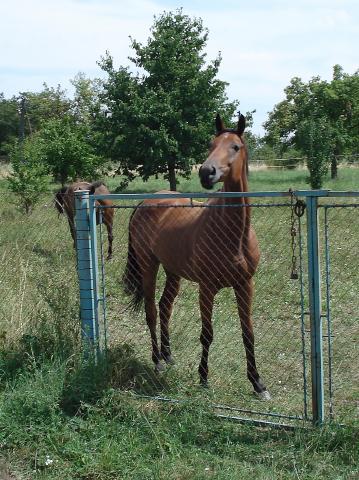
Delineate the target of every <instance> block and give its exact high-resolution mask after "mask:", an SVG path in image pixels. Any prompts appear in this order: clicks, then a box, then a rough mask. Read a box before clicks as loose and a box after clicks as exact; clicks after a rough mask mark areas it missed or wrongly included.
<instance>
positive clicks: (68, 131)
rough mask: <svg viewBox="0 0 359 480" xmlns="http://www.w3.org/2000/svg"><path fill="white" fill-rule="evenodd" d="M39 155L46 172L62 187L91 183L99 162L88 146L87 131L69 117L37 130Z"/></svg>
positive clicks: (54, 120) (88, 135) (90, 142)
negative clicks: (85, 182)
mask: <svg viewBox="0 0 359 480" xmlns="http://www.w3.org/2000/svg"><path fill="white" fill-rule="evenodd" d="M41 138H42V141H43V155H44V160H45V162H46V164H47V167H48V170H49V172H50V173H51V174H52V175H53V176H54V178H55V179H57V180H59V181H60V182H61V184H62V185H64V184H65V183H66V182H67V181H75V180H77V179H84V180H85V179H93V178H96V176H97V168H98V167H99V165H100V164H101V162H102V158H101V157H100V156H98V155H97V154H96V152H95V148H94V147H93V146H92V143H93V142H94V139H93V137H92V131H91V128H90V127H89V126H88V125H86V124H80V123H76V122H75V120H74V118H73V117H71V116H69V115H68V116H65V117H63V118H58V119H53V120H49V121H48V122H47V123H46V124H44V125H43V128H42V130H41Z"/></svg>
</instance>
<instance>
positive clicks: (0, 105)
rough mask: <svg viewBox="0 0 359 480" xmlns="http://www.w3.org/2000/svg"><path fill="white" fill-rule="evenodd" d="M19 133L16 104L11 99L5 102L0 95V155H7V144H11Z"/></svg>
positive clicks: (13, 99)
mask: <svg viewBox="0 0 359 480" xmlns="http://www.w3.org/2000/svg"><path fill="white" fill-rule="evenodd" d="M18 133H19V113H18V103H17V100H16V99H15V98H14V97H13V98H12V99H10V100H7V99H6V98H5V97H4V94H3V93H0V155H5V154H6V153H8V144H9V143H12V142H13V141H14V140H15V139H16V138H17V136H18Z"/></svg>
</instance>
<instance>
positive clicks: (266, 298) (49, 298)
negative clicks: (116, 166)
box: [0, 194, 359, 423]
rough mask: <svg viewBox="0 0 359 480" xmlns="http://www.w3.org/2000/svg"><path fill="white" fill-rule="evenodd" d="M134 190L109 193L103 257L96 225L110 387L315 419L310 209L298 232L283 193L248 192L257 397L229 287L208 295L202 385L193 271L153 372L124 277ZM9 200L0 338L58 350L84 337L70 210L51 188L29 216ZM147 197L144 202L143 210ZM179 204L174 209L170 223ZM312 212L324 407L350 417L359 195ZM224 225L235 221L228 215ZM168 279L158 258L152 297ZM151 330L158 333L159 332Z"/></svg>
mask: <svg viewBox="0 0 359 480" xmlns="http://www.w3.org/2000/svg"><path fill="white" fill-rule="evenodd" d="M139 197H140V196H137V197H136V196H134V197H133V198H132V199H131V200H129V196H127V198H123V199H120V196H111V198H112V200H113V202H114V207H116V212H115V216H114V231H113V236H114V242H113V259H112V260H110V261H106V260H105V258H104V257H105V256H106V252H107V241H108V240H107V232H106V229H104V228H103V226H102V225H100V226H99V227H98V228H97V235H98V239H99V241H98V245H97V248H98V251H97V257H98V259H99V264H98V272H97V273H98V285H97V288H98V296H99V302H98V305H99V307H100V308H99V310H98V318H99V319H100V320H101V322H100V324H101V326H102V322H103V320H104V318H105V320H106V325H105V326H104V328H101V329H100V333H102V342H103V343H107V349H108V351H109V352H111V351H116V352H117V354H118V357H117V358H118V359H119V363H118V369H117V373H116V375H117V380H116V379H115V383H114V384H115V386H117V387H118V388H122V389H124V390H129V391H132V392H135V393H136V394H138V395H145V396H148V395H149V396H151V397H153V398H161V399H162V400H168V401H183V400H188V399H191V400H194V401H196V400H201V401H204V400H205V401H207V402H208V403H209V404H210V405H212V406H214V408H215V410H216V412H219V413H220V414H224V415H226V416H235V417H237V418H251V419H256V420H258V421H263V420H266V421H268V420H269V421H273V422H275V423H278V422H279V423H290V422H296V421H301V420H302V419H304V420H312V415H313V414H312V401H313V398H312V385H311V383H312V373H313V372H312V367H311V333H310V330H311V326H310V315H309V311H310V305H309V294H308V290H309V286H310V285H309V282H308V248H307V241H308V238H307V229H308V224H307V218H306V216H305V215H304V216H303V217H301V218H300V219H299V218H298V217H296V216H295V217H294V222H295V229H296V232H297V235H296V236H295V237H294V240H295V241H294V242H293V235H292V228H293V208H292V203H291V199H290V197H288V195H287V196H284V195H283V197H276V198H274V197H260V196H258V197H256V198H252V199H251V205H252V207H251V213H252V219H251V221H252V225H253V227H254V229H255V231H256V234H257V237H258V243H259V248H260V251H261V258H260V262H259V265H258V268H257V271H256V273H255V275H254V282H255V287H254V299H253V307H252V319H253V325H254V339H255V358H256V366H257V369H258V372H259V374H260V376H261V378H262V380H263V383H264V384H265V385H266V387H267V389H268V390H269V392H270V394H271V397H272V399H271V400H270V401H269V402H263V401H259V400H258V399H257V398H256V397H255V396H254V395H253V386H252V384H251V382H250V381H249V380H248V378H247V365H246V351H245V346H244V343H243V340H242V332H241V324H240V320H239V315H238V309H237V304H236V297H235V294H234V291H233V289H232V288H224V289H222V290H220V291H219V292H218V294H217V295H216V297H215V302H214V307H213V317H212V319H213V331H214V338H213V343H212V345H211V347H210V352H209V375H208V388H206V389H203V388H200V387H199V375H198V366H199V363H200V359H201V354H202V345H201V342H200V335H201V327H202V326H201V315H200V308H199V301H198V284H197V283H196V282H193V281H189V280H182V282H181V288H180V292H179V295H178V296H177V297H176V299H175V301H174V308H173V313H172V316H171V320H170V337H171V348H172V352H171V353H172V356H173V360H174V362H175V363H174V364H173V365H172V364H168V365H166V369H165V370H164V371H163V372H161V373H160V374H159V373H157V372H155V369H154V363H153V361H152V358H151V356H152V349H151V340H150V335H149V330H148V325H147V322H146V315H145V312H144V310H141V311H140V312H137V313H136V312H133V311H132V310H131V309H130V308H129V298H128V297H126V296H125V295H124V293H123V288H122V280H121V279H122V276H123V272H124V270H125V266H126V261H127V252H128V225H129V222H130V217H131V215H132V213H133V212H134V211H135V207H136V205H137V204H138V202H139ZM136 198H137V199H136ZM10 200H11V199H10V198H9V195H8V194H7V195H4V194H1V195H0V258H1V275H0V296H1V299H2V301H1V302H0V338H1V340H0V345H1V348H2V349H5V348H7V350H8V351H12V349H13V350H14V349H15V346H16V345H17V344H21V345H24V343H26V342H27V343H28V345H27V346H28V347H30V351H31V348H32V349H36V348H40V347H41V345H42V347H41V348H45V349H47V351H48V352H49V354H50V355H51V354H53V353H54V350H55V349H57V350H58V351H59V352H61V351H62V352H65V353H66V352H71V351H73V349H78V348H79V333H80V325H79V322H78V316H79V308H80V301H79V293H78V272H77V268H76V252H75V249H74V248H73V241H72V238H71V235H70V231H69V227H68V223H67V220H66V218H64V217H63V216H61V217H59V216H58V213H57V211H56V209H55V208H54V205H53V202H52V198H50V197H49V196H45V197H44V198H43V199H40V200H39V203H38V207H37V208H36V209H35V210H34V212H33V213H32V215H30V216H24V215H23V214H21V213H20V212H18V211H17V210H16V209H15V208H13V207H12V206H11V202H10ZM195 200H196V199H193V201H192V204H191V205H190V206H189V207H186V209H187V210H190V211H191V212H193V213H192V215H196V213H195V212H196V211H199V210H201V211H202V210H205V209H206V207H204V206H203V205H197V206H196V205H195ZM189 202H190V200H189ZM151 208H152V210H153V207H150V206H148V207H145V208H144V209H146V210H147V211H148V212H149V214H150V212H151ZM224 208H226V207H224ZM231 208H237V207H229V209H231ZM239 208H244V207H243V206H241V207H239ZM221 209H222V210H223V207H221ZM184 210H185V208H183V207H180V208H177V209H172V212H173V215H172V217H173V218H172V224H173V225H174V226H176V225H178V224H179V222H180V220H181V215H182V213H181V212H183V211H184ZM213 210H216V211H219V210H220V208H218V207H216V208H214V209H213ZM318 211H319V239H320V267H321V271H320V278H321V315H322V329H323V336H322V340H323V376H324V385H323V388H324V409H325V418H326V419H330V418H333V419H334V420H335V421H337V422H349V421H351V419H352V418H353V417H358V407H359V392H358V384H359V382H358V340H359V322H358V311H359V308H358V307H359V301H358V298H359V296H358V284H359V282H358V280H359V279H358V257H357V248H356V243H357V238H358V228H359V227H358V225H359V224H358V197H354V196H352V197H344V196H341V197H340V198H338V199H335V198H334V197H330V198H323V199H321V200H320V207H319V209H318ZM150 227H151V225H150V222H148V221H147V222H143V235H145V237H146V235H147V237H146V238H147V239H153V230H150ZM231 228H232V229H234V230H235V229H236V225H235V223H234V224H233V226H232V227H231ZM146 229H147V231H146ZM222 233H223V235H221V236H220V238H218V237H213V238H212V242H214V244H215V245H217V246H218V245H221V246H222V248H224V247H225V246H226V245H228V244H230V242H231V239H230V238H228V235H227V234H228V231H223V232H222ZM176 234H177V235H179V231H178V230H177V233H176ZM100 239H101V241H100ZM177 245H182V246H183V245H185V239H184V238H181V237H180V236H179V237H178V239H177ZM223 246H224V247H223ZM176 248H178V247H175V246H173V244H172V245H171V244H169V249H168V252H169V253H170V254H173V255H174V256H175V255H176V252H177V250H176ZM293 254H294V255H293ZM293 262H294V263H295V265H293ZM206 267H207V268H208V269H209V271H211V270H216V269H218V262H216V256H215V255H214V256H209V257H208V258H207V263H206ZM293 270H296V271H297V272H298V277H299V278H298V279H291V276H292V273H293ZM165 282H166V273H165V271H164V269H163V268H162V267H161V268H160V270H159V274H158V282H157V285H156V290H155V298H156V304H157V305H158V303H159V300H160V298H161V295H162V292H163V289H164V287H165ZM103 307H105V308H103ZM103 312H104V313H103ZM158 326H159V323H158ZM104 335H106V336H107V338H105V339H104V338H103V336H104ZM158 336H159V340H160V334H159V332H158ZM43 345H45V347H43Z"/></svg>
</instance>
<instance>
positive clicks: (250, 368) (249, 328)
mask: <svg viewBox="0 0 359 480" xmlns="http://www.w3.org/2000/svg"><path fill="white" fill-rule="evenodd" d="M234 291H235V294H236V300H237V306H238V313H239V318H240V320H241V327H242V338H243V344H244V348H245V350H246V358H247V376H248V379H249V381H250V382H251V383H252V385H253V388H254V391H255V392H256V394H257V395H258V396H259V397H260V398H263V399H265V400H269V399H270V394H269V392H268V390H267V389H266V387H265V385H264V384H263V382H262V380H261V378H260V376H259V373H258V370H257V366H256V360H255V355H254V334H253V324H252V318H251V311H252V299H253V280H252V279H250V280H247V281H245V282H244V283H243V284H242V285H240V286H239V287H237V288H235V289H234Z"/></svg>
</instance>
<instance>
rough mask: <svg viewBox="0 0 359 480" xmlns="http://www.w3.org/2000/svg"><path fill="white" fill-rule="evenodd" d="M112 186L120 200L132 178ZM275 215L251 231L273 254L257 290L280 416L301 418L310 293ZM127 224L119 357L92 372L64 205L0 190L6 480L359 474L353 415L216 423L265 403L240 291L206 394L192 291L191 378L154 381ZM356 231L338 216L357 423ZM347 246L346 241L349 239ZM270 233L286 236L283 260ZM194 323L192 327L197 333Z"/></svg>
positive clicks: (186, 373)
mask: <svg viewBox="0 0 359 480" xmlns="http://www.w3.org/2000/svg"><path fill="white" fill-rule="evenodd" d="M305 177H306V173H305V172H303V171H288V172H284V171H275V172H266V171H258V172H252V173H251V177H250V185H251V190H257V191H260V190H288V188H289V187H291V188H293V189H303V188H305V189H306V188H307V184H306V180H305ZM358 180H359V170H357V169H348V170H344V169H343V170H341V171H340V172H339V179H338V180H337V181H335V182H331V181H328V182H327V183H326V184H325V188H332V189H337V190H353V189H355V188H357V185H358ZM107 183H109V186H110V189H111V191H114V190H115V189H116V186H117V184H118V181H117V180H116V179H112V180H110V181H109V182H107ZM50 188H51V189H55V186H51V187H50ZM163 188H167V186H166V184H165V183H164V182H163V180H162V179H158V180H155V179H151V180H150V181H149V182H147V183H146V184H143V183H142V182H140V181H139V180H136V181H135V182H133V184H131V185H130V187H129V190H131V191H134V192H140V191H156V190H160V189H163ZM179 189H180V190H182V191H198V190H199V186H198V180H197V177H196V175H194V176H193V178H191V179H190V180H189V181H184V180H183V181H181V184H180V185H179ZM266 212H270V213H269V214H268V213H266ZM266 212H264V213H263V212H262V211H260V212H259V211H256V212H254V220H253V221H254V222H255V226H256V229H257V232H258V234H259V236H260V243H261V248H262V258H263V263H262V266H261V267H260V270H259V272H258V275H257V279H256V289H257V295H256V304H255V322H256V325H258V326H260V328H259V327H258V328H257V332H256V333H257V334H258V335H257V338H258V341H259V346H260V348H259V351H258V358H259V364H260V365H261V370H262V371H263V374H264V375H265V376H266V377H267V379H268V380H269V382H270V387H271V390H272V392H273V393H274V394H275V395H274V398H275V400H274V403H273V404H272V405H270V406H269V407H268V408H270V409H273V408H275V406H276V405H279V406H282V405H287V407H288V408H287V409H288V412H292V411H293V409H294V413H297V410H298V411H299V412H300V411H301V409H302V404H301V401H302V400H301V398H300V399H299V397H298V395H300V393H301V385H300V386H299V387H297V384H298V382H301V381H302V379H301V375H302V373H301V365H300V360H301V354H300V348H301V343H300V336H299V333H300V332H299V330H300V327H299V325H298V324H297V323H296V320H295V322H294V319H296V318H297V313H298V308H299V306H298V296H297V293H298V285H295V284H293V283H290V282H289V281H288V275H287V274H288V273H289V269H290V264H289V263H287V261H288V258H289V254H290V249H289V235H288V231H289V228H290V225H289V224H288V222H287V220H288V217H287V214H286V213H285V212H287V210H286V208H282V209H269V210H267V211H266ZM129 213H130V210H128V211H122V213H121V214H120V213H119V212H116V217H115V229H116V231H115V250H114V260H113V261H112V262H109V263H107V264H106V279H107V280H106V287H107V293H108V315H109V318H108V321H109V329H110V347H111V348H110V352H109V356H108V358H107V362H106V363H103V362H101V361H100V362H99V364H97V365H94V364H92V363H91V361H89V362H87V363H84V362H83V360H82V359H81V353H80V341H79V325H78V308H79V305H78V293H77V273H76V268H75V254H74V251H73V248H72V242H71V237H70V234H69V231H68V226H67V224H66V221H65V219H63V218H62V219H59V218H58V217H57V214H56V211H55V209H54V208H53V205H52V194H49V195H45V196H44V197H43V198H42V199H41V201H40V202H39V207H38V208H37V209H36V210H35V211H34V213H33V214H32V215H31V216H29V217H25V216H23V215H21V214H20V212H18V211H17V210H16V208H15V207H14V205H13V204H12V198H11V196H10V195H9V194H8V193H6V187H5V183H4V181H3V180H2V181H0V258H1V274H0V299H1V300H0V382H1V384H0V385H1V386H0V478H1V475H3V477H4V478H6V476H5V475H7V473H6V472H8V473H11V474H12V475H13V476H14V477H15V478H39V479H83V480H85V479H86V480H90V479H91V480H92V479H101V480H102V479H141V480H142V479H170V480H171V479H176V480H185V479H191V480H192V479H207V478H215V479H232V478H233V479H237V478H243V479H246V478H248V479H249V478H253V477H257V478H261V479H272V478H278V479H298V478H299V479H311V478H322V479H337V478H343V479H344V478H345V479H354V478H358V476H359V468H358V464H359V462H358V460H359V458H358V453H359V452H358V445H359V434H358V432H359V428H358V427H359V425H358V420H355V419H353V417H346V420H347V419H348V418H351V420H350V422H349V425H347V426H346V427H338V426H335V424H332V425H327V426H326V427H325V428H323V429H322V430H319V431H318V430H315V429H313V430H311V429H308V428H305V429H297V430H296V431H294V432H285V431H276V430H273V429H258V428H253V427H249V426H246V425H239V424H236V423H231V422H224V421H222V420H220V419H218V418H216V417H215V416H213V410H212V408H211V407H210V406H209V405H210V404H211V403H213V402H215V401H217V400H218V398H219V397H218V395H219V394H220V395H222V397H221V400H223V401H226V402H228V403H231V401H232V400H233V398H235V400H236V402H237V401H239V402H242V405H244V404H246V403H248V404H250V405H252V400H251V399H250V393H251V392H250V385H249V383H248V381H247V380H246V378H245V371H244V367H243V350H241V348H242V347H241V342H239V341H237V340H238V339H237V337H238V335H237V333H236V332H237V325H236V312H235V306H234V302H233V299H232V296H231V294H230V293H227V292H226V291H223V292H222V293H221V295H220V296H219V298H218V303H217V307H216V311H215V317H214V323H215V329H216V340H215V345H214V347H213V355H212V357H211V359H210V368H211V372H210V375H211V377H210V378H211V388H210V389H209V390H208V391H207V392H203V391H202V390H201V389H199V388H198V387H197V382H198V379H197V374H196V368H197V357H198V352H199V341H198V333H199V332H198V331H197V330H198V327H199V325H198V323H196V320H195V317H196V315H197V314H196V313H195V311H196V310H195V309H197V294H196V290H193V289H192V288H189V287H185V288H184V289H182V294H181V298H180V300H179V302H178V304H177V306H176V310H175V316H174V319H173V328H174V329H175V330H174V333H177V334H176V335H174V338H173V342H174V351H175V354H176V360H177V366H176V367H175V368H173V369H171V370H170V371H169V372H168V373H167V374H165V375H164V376H162V377H160V378H159V377H158V376H156V375H155V374H154V372H153V368H152V364H151V361H150V350H149V341H148V334H147V331H146V327H145V323H144V318H143V316H142V317H139V318H137V319H134V318H133V317H131V316H129V315H128V312H127V311H126V302H125V301H123V299H121V295H120V294H119V292H120V285H119V280H120V277H121V274H122V267H123V261H124V258H125V253H126V247H127V235H126V229H125V226H126V216H128V214H129ZM332 213H334V212H330V215H332ZM121 215H123V216H121ZM355 221H356V217H355V214H354V213H353V212H351V213H350V214H349V213H348V212H347V211H345V212H341V214H338V215H337V214H336V215H334V216H333V217H331V219H330V222H331V224H330V226H331V229H332V230H331V232H332V236H331V237H330V240H331V244H330V249H331V254H332V265H333V267H332V272H331V274H332V278H333V289H332V296H333V298H334V299H336V300H337V303H336V302H334V305H333V322H334V327H335V334H336V338H334V346H335V352H334V354H335V355H336V357H335V362H336V363H335V368H336V371H335V372H334V373H335V380H341V381H342V382H343V383H340V384H339V387H340V388H338V390H337V391H336V392H335V393H336V395H337V397H336V401H338V402H339V400H340V401H341V400H342V399H344V400H345V401H346V402H347V403H346V404H345V405H347V406H348V407H350V408H349V411H350V413H351V415H353V414H355V412H353V409H352V407H353V405H354V406H355V405H357V401H358V391H357V383H355V382H356V376H357V373H356V372H357V370H358V368H357V358H358V357H357V354H356V350H355V348H356V345H357V344H358V342H357V341H356V342H355V338H357V334H358V330H357V329H356V328H355V325H357V312H358V308H357V306H358V304H357V303H356V302H357V295H356V293H355V292H356V291H357V290H356V288H357V287H356V286H357V281H358V278H357V268H356V265H357V259H356V253H355V252H356V249H355V238H356V237H355V229H354V230H353V228H354V227H355ZM345 232H346V233H345ZM353 232H354V234H353ZM344 234H345V236H346V238H347V240H346V241H345V242H339V240H341V237H342V236H343V235H344ZM333 235H334V236H333ZM269 237H271V238H272V239H275V245H274V247H273V248H272V247H271V246H270V244H269V243H268V242H266V239H268V238H269ZM338 242H339V243H338ZM269 267H270V268H269ZM334 287H335V288H334ZM282 300H283V301H284V302H286V309H285V310H284V309H283V308H281V307H283V302H282ZM265 305H271V306H272V308H269V309H268V308H267V307H265ZM189 318H190V319H191V322H192V321H193V324H191V322H190V323H189V325H188V326H187V328H184V325H185V323H184V322H186V321H187V320H188V319H189ZM293 322H294V323H293ZM222 325H226V329H225V330H222V327H221V326H222ZM263 326H265V329H264V330H263ZM342 327H343V328H342ZM196 329H197V330H196ZM228 329H229V330H228ZM231 329H232V330H231ZM228 332H229V336H228ZM231 332H232V333H231ZM121 339H122V340H124V339H125V340H126V341H121ZM141 342H142V343H141ZM220 345H226V348H227V350H223V348H219V346H220ZM348 345H349V348H348ZM228 349H230V350H228ZM228 351H230V352H232V351H233V352H234V351H236V352H238V353H236V354H235V355H232V354H231V355H228ZM226 352H227V353H226ZM340 352H345V355H341V354H340ZM282 354H284V355H282ZM191 355H192V357H191ZM223 355H225V356H223ZM188 359H190V360H189V361H188ZM343 362H344V363H343ZM273 372H275V375H274V374H273ZM279 380H280V382H281V383H278V382H279ZM348 385H349V387H348ZM283 387H285V388H286V390H285V389H284V388H283ZM348 392H350V394H349V395H348ZM138 393H140V394H141V395H142V396H140V397H139V396H138ZM154 393H155V394H161V395H163V396H171V397H174V398H180V399H181V401H180V402H178V403H174V402H162V403H161V402H156V401H154V400H152V399H150V398H148V397H145V396H144V395H152V394H154ZM339 404H340V405H341V403H339ZM257 405H258V404H257ZM345 405H344V406H345ZM257 408H258V406H257ZM260 408H262V406H260ZM350 423H352V424H351V425H350ZM2 472H4V473H2Z"/></svg>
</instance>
